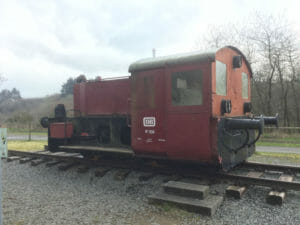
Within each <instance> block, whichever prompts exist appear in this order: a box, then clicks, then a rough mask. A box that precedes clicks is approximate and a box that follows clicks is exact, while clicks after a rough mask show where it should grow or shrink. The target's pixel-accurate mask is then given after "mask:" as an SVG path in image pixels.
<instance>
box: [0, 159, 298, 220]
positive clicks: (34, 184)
mask: <svg viewBox="0 0 300 225" xmlns="http://www.w3.org/2000/svg"><path fill="white" fill-rule="evenodd" d="M94 172H95V169H91V170H90V171H89V172H88V173H85V174H80V173H77V170H76V167H74V168H71V169H70V170H68V171H59V170H58V169H57V167H56V166H54V167H46V166H45V165H44V164H42V165H39V166H37V167H32V166H30V164H19V162H18V161H14V162H9V163H8V162H6V161H4V160H2V175H3V177H2V187H3V188H2V190H3V203H2V204H3V214H4V215H3V217H4V224H5V225H11V224H17V225H21V224H30V225H35V224H41V225H50V224H60V225H63V224H142V225H144V224H145V225H146V224H151V225H158V224H166V225H171V224H172V225H175V224H178V225H179V224H201V225H202V224H295V225H299V224H300V193H299V192H293V191H290V192H288V194H287V198H286V201H285V203H284V204H283V205H282V206H272V205H268V204H267V203H266V202H265V197H266V195H267V193H268V192H269V191H270V189H268V188H263V187H254V186H250V187H249V188H248V190H247V191H246V193H245V195H244V196H243V198H242V199H241V200H236V199H231V198H225V200H224V202H223V203H222V205H221V207H220V208H219V209H218V210H217V212H216V214H215V215H214V217H213V218H210V217H207V216H202V215H198V214H194V213H188V212H185V211H183V210H179V209H176V208H173V207H171V206H168V205H167V206H153V205H149V204H148V203H147V196H148V195H149V194H152V193H154V192H156V191H158V190H159V188H160V185H161V184H162V183H163V181H164V180H166V177H164V176H155V177H154V178H152V179H150V180H148V181H139V179H138V177H139V176H141V175H142V173H141V172H134V171H133V172H131V173H130V174H129V175H128V177H127V178H126V179H125V180H124V181H117V180H115V179H114V174H115V173H116V172H117V170H111V171H109V172H108V173H107V174H106V175H105V176H104V177H102V178H99V177H95V176H94ZM228 185H229V184H224V183H223V184H213V185H212V186H211V189H212V190H211V192H212V193H214V194H219V195H222V194H223V193H224V192H225V187H226V186H228Z"/></svg>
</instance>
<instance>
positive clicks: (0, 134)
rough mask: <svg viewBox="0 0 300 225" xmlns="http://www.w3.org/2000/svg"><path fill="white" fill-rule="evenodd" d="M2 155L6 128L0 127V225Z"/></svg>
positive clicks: (5, 143)
mask: <svg viewBox="0 0 300 225" xmlns="http://www.w3.org/2000/svg"><path fill="white" fill-rule="evenodd" d="M2 157H7V129H6V128H0V225H2V165H1V161H2Z"/></svg>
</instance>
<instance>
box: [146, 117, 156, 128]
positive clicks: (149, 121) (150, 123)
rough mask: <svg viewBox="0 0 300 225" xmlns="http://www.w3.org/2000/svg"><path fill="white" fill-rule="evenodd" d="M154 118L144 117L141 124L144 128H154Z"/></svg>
mask: <svg viewBox="0 0 300 225" xmlns="http://www.w3.org/2000/svg"><path fill="white" fill-rule="evenodd" d="M155 123H156V122H155V117H144V118H143V124H144V127H155Z"/></svg>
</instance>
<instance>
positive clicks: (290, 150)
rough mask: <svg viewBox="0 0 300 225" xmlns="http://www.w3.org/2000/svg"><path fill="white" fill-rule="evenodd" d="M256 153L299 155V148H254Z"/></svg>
mask: <svg viewBox="0 0 300 225" xmlns="http://www.w3.org/2000/svg"><path fill="white" fill-rule="evenodd" d="M256 151H258V152H275V153H298V154H300V148H291V147H274V146H256Z"/></svg>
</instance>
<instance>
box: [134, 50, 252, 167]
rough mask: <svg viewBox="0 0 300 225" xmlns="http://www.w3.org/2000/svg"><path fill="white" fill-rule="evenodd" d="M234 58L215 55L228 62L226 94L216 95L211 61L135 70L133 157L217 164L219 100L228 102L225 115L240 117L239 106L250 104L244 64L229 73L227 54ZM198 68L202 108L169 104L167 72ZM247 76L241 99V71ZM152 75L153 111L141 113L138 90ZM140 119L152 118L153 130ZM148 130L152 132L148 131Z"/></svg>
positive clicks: (224, 53) (222, 52)
mask: <svg viewBox="0 0 300 225" xmlns="http://www.w3.org/2000/svg"><path fill="white" fill-rule="evenodd" d="M233 55H239V53H238V52H236V51H235V50H233V49H230V48H223V49H220V50H219V51H217V53H216V59H217V60H219V61H221V62H223V63H226V64H227V88H228V90H227V96H226V97H224V96H218V95H216V94H215V90H216V82H215V76H216V75H215V61H211V60H206V61H204V62H202V63H186V64H181V65H173V66H171V67H168V66H164V67H162V68H160V69H155V70H154V69H149V70H145V71H139V72H134V73H133V74H132V76H131V78H132V81H133V82H132V84H131V88H132V92H131V98H132V104H131V118H132V133H131V134H132V138H131V139H132V148H133V150H134V151H135V153H136V154H141V155H144V154H147V155H160V156H166V157H168V158H171V159H180V160H193V161H198V162H199V161H200V162H206V163H213V164H214V163H218V162H219V156H218V152H217V123H218V118H220V116H221V115H220V103H221V100H222V99H231V101H232V105H233V109H232V113H231V114H229V115H228V116H237V115H243V102H245V101H250V75H251V72H250V71H249V67H247V65H246V63H245V60H244V59H243V64H242V67H241V68H238V69H234V70H233V69H232V56H233ZM194 69H201V71H202V79H203V80H202V85H203V86H202V88H203V104H202V105H201V106H173V105H172V100H171V74H172V72H177V71H185V70H194ZM242 72H246V73H247V74H248V77H249V86H248V90H249V94H248V95H249V98H248V99H242V91H241V87H242V80H241V73H242ZM147 76H153V77H154V82H155V89H154V91H155V101H156V107H155V108H154V109H140V108H139V102H143V101H148V100H147V99H145V96H143V94H142V93H140V92H141V91H140V90H139V87H142V86H143V82H144V77H147ZM144 117H155V118H156V126H155V127H149V128H148V127H144V126H143V118H144ZM149 130H153V131H154V132H153V131H152V132H149Z"/></svg>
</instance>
